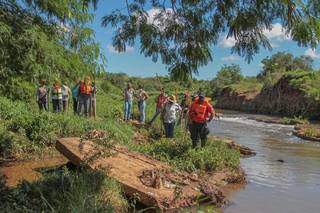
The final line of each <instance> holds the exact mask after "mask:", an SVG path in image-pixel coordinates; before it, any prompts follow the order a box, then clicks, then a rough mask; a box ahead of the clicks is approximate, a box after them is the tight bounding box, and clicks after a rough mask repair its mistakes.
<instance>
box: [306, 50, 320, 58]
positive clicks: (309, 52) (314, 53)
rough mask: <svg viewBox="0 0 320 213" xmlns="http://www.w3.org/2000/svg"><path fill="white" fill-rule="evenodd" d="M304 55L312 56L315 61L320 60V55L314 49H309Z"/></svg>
mask: <svg viewBox="0 0 320 213" xmlns="http://www.w3.org/2000/svg"><path fill="white" fill-rule="evenodd" d="M304 54H305V55H306V56H310V57H311V58H313V59H320V54H319V53H317V52H316V51H315V50H313V49H311V48H309V49H307V50H306V51H305V52H304Z"/></svg>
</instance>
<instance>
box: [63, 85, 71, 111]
mask: <svg viewBox="0 0 320 213" xmlns="http://www.w3.org/2000/svg"><path fill="white" fill-rule="evenodd" d="M61 91H62V108H63V112H67V110H68V104H69V97H70V96H71V90H70V88H69V87H68V86H67V82H64V83H63V85H62V87H61Z"/></svg>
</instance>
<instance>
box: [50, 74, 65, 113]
mask: <svg viewBox="0 0 320 213" xmlns="http://www.w3.org/2000/svg"><path fill="white" fill-rule="evenodd" d="M51 100H52V106H53V111H54V112H61V109H62V90H61V86H60V83H59V81H58V80H55V82H54V84H53V86H52V90H51Z"/></svg>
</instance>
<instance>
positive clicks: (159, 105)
mask: <svg viewBox="0 0 320 213" xmlns="http://www.w3.org/2000/svg"><path fill="white" fill-rule="evenodd" d="M166 101H167V96H166V95H164V94H160V95H159V96H158V98H157V108H162V107H163V106H164V104H165V103H166Z"/></svg>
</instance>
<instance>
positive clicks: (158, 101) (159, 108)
mask: <svg viewBox="0 0 320 213" xmlns="http://www.w3.org/2000/svg"><path fill="white" fill-rule="evenodd" d="M166 101H167V96H166V95H165V93H164V89H163V88H161V90H160V95H159V96H158V97H157V99H156V112H155V113H154V115H153V117H152V119H151V120H150V122H149V124H150V125H151V124H152V123H153V122H154V121H155V120H156V118H157V117H158V115H160V113H161V112H162V110H163V107H164V105H165V103H166Z"/></svg>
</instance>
